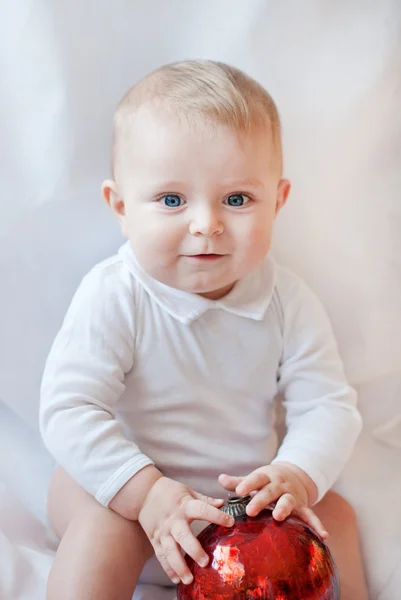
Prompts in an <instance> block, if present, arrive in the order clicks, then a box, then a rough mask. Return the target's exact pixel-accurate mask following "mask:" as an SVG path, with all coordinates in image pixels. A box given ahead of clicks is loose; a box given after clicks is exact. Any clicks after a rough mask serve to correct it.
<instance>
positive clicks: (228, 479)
mask: <svg viewBox="0 0 401 600" xmlns="http://www.w3.org/2000/svg"><path fill="white" fill-rule="evenodd" d="M243 479H244V478H243V477H234V476H233V475H226V474H225V473H223V474H222V475H220V476H219V483H220V485H222V486H223V488H224V489H226V490H228V491H229V492H233V491H234V490H235V488H236V487H237V485H238V484H240V483H241V481H242V480H243Z"/></svg>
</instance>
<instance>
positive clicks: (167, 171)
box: [103, 61, 290, 299]
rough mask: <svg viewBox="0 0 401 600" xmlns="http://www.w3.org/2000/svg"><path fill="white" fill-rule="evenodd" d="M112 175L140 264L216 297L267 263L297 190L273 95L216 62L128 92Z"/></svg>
mask: <svg viewBox="0 0 401 600" xmlns="http://www.w3.org/2000/svg"><path fill="white" fill-rule="evenodd" d="M112 172H113V180H107V181H105V182H104V184H103V194H104V196H105V198H106V201H107V202H108V203H109V205H110V207H111V208H112V210H113V212H114V213H115V215H116V216H117V218H118V220H119V222H120V224H121V229H122V232H123V234H124V235H125V236H126V237H128V238H129V240H130V243H131V245H132V248H133V251H134V253H135V256H136V258H137V260H138V262H139V264H140V265H141V267H142V268H143V269H144V270H145V271H146V272H147V273H149V274H150V275H151V276H152V277H153V278H155V279H157V280H159V281H161V282H163V283H165V284H166V285H169V286H171V287H175V288H178V289H182V290H186V291H189V292H193V293H196V294H201V295H204V296H207V297H210V298H213V299H217V298H221V297H222V296H224V295H225V294H226V293H228V292H229V291H230V289H231V288H232V287H233V286H234V285H235V283H236V282H237V281H238V280H239V279H242V278H243V277H244V276H245V275H247V274H248V273H249V272H250V271H252V270H253V269H255V268H256V267H257V265H259V264H260V263H261V262H262V261H263V259H264V258H265V256H266V255H267V253H268V251H269V248H270V243H271V235H272V226H273V221H274V218H275V216H276V214H277V213H278V211H279V210H280V208H281V207H282V206H283V204H284V203H285V201H286V199H287V196H288V193H289V190H290V183H289V181H288V180H285V179H282V178H281V173H282V149H281V132H280V121H279V116H278V113H277V109H276V106H275V104H274V102H273V100H272V98H271V97H270V96H269V94H268V93H267V92H266V90H264V89H263V88H262V87H261V86H260V85H259V84H258V83H257V82H256V81H254V80H253V79H251V78H250V77H248V76H247V75H245V74H244V73H242V72H241V71H239V70H238V69H235V68H233V67H230V66H228V65H225V64H222V63H216V62H212V61H185V62H181V63H176V64H172V65H167V66H165V67H162V68H160V69H158V70H157V71H155V72H153V73H151V74H150V75H148V76H147V77H145V78H144V79H142V80H141V81H140V82H139V83H138V84H136V85H135V86H134V87H132V88H131V89H130V90H129V91H128V93H127V94H126V95H125V97H124V98H123V100H122V101H121V103H120V105H119V107H118V108H117V111H116V115H115V118H114V145H113V158H112Z"/></svg>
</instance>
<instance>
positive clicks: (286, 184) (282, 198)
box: [276, 179, 291, 215]
mask: <svg viewBox="0 0 401 600" xmlns="http://www.w3.org/2000/svg"><path fill="white" fill-rule="evenodd" d="M290 190H291V181H290V180H289V179H280V181H279V183H278V186H277V195H276V215H278V213H279V211H280V210H281V209H282V208H283V206H284V204H285V203H286V202H287V198H288V196H289V194H290Z"/></svg>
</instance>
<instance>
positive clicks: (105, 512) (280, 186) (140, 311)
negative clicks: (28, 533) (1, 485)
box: [40, 61, 368, 600]
mask: <svg viewBox="0 0 401 600" xmlns="http://www.w3.org/2000/svg"><path fill="white" fill-rule="evenodd" d="M282 170H283V165H282V147H281V132H280V121H279V116H278V112H277V109H276V106H275V104H274V102H273V100H272V98H271V97H270V95H269V94H268V93H267V91H266V90H265V89H264V88H263V87H261V86H260V85H259V84H258V83H257V82H256V81H254V80H253V79H251V78H250V77H248V76H247V75H245V74H244V73H242V72H241V71H239V70H238V69H235V68H233V67H230V66H227V65H225V64H222V63H217V62H212V61H186V62H181V63H176V64H172V65H168V66H165V67H162V68H160V69H158V70H157V71H155V72H153V73H151V74H150V75H148V76H147V77H145V78H144V79H143V80H142V81H140V82H139V83H138V84H136V85H135V86H134V87H133V88H132V89H130V90H129V91H128V93H127V94H126V96H125V97H124V98H123V100H122V102H121V103H120V105H119V107H118V109H117V112H116V115H115V119H114V146H113V158H112V175H113V178H112V179H108V180H106V181H105V182H104V183H103V188H102V190H103V195H104V198H105V199H106V201H107V203H108V205H109V206H110V208H111V211H112V212H113V213H114V215H115V217H116V218H117V219H118V221H119V223H120V227H121V231H122V233H123V235H124V236H125V237H126V238H127V239H128V241H127V242H126V244H125V245H124V246H122V248H120V250H119V251H118V253H117V254H116V255H115V256H113V257H111V258H110V259H108V260H106V261H104V262H102V263H101V264H99V265H97V266H95V267H94V269H93V270H92V271H91V272H90V273H89V274H88V275H87V276H86V277H85V278H84V280H83V281H82V283H81V285H80V287H79V288H78V291H77V292H76V294H75V296H74V298H73V300H72V304H71V306H70V308H69V310H68V313H67V316H66V317H65V320H64V323H63V325H62V328H61V331H60V332H59V334H58V336H57V338H56V340H55V342H54V345H53V348H52V350H51V352H50V356H49V358H48V361H47V365H46V369H45V373H44V378H43V383H42V394H41V411H40V424H41V431H42V435H43V438H44V440H45V443H46V445H47V447H48V448H49V450H50V452H51V453H52V454H53V456H54V457H55V458H56V460H57V462H58V464H59V465H60V467H59V468H58V469H57V471H56V472H55V474H54V476H53V479H52V482H51V485H50V490H49V517H50V521H51V524H52V526H53V528H54V530H55V532H56V533H57V535H58V536H59V537H60V538H61V542H60V546H59V549H58V552H57V556H56V559H55V562H54V565H53V568H52V571H51V574H50V578H49V584H48V593H47V597H48V599H57V600H67V599H69V600H90V599H92V598H93V599H96V600H103V599H104V600H112V599H115V600H128V599H130V598H131V597H132V594H133V591H134V589H135V587H136V584H137V582H138V580H139V579H140V580H141V581H146V582H150V583H154V584H159V585H170V586H172V587H173V586H174V584H177V583H178V582H179V581H180V580H181V581H183V582H184V583H189V582H190V581H191V580H192V575H191V572H190V571H189V569H188V567H187V564H186V562H185V559H184V557H183V552H186V553H188V555H190V556H192V557H193V558H194V560H196V561H197V562H198V563H199V564H200V565H201V566H204V565H206V564H207V562H208V557H207V555H206V553H205V552H204V550H203V549H202V547H201V546H200V544H199V542H198V541H197V539H196V531H199V528H198V529H197V530H196V529H194V527H193V526H191V524H192V522H194V521H197V522H198V521H202V522H203V526H204V525H205V524H207V523H217V524H220V525H223V526H226V527H231V526H232V525H233V520H232V517H229V516H228V515H226V514H224V513H223V512H222V511H220V510H219V507H221V505H222V503H223V498H221V496H224V495H225V494H226V492H225V490H228V491H233V492H235V493H236V494H238V495H246V494H249V493H252V495H253V498H252V500H251V502H250V504H249V505H248V508H247V512H248V514H249V515H250V516H254V515H257V514H258V513H259V512H260V511H261V510H262V509H263V508H265V507H266V506H267V505H268V504H270V503H272V502H275V503H276V504H275V508H274V512H273V517H274V518H275V519H277V520H279V521H281V520H283V519H285V518H286V517H287V516H288V515H289V514H290V513H296V514H298V515H299V516H300V517H301V518H303V519H304V520H305V521H306V522H307V523H308V524H309V525H310V526H311V527H313V528H314V529H315V530H316V532H317V533H318V534H319V535H320V536H321V537H322V538H323V539H326V538H328V533H327V532H326V530H325V527H327V528H328V530H329V531H330V533H331V535H330V538H329V539H328V540H327V544H328V545H329V547H330V548H331V550H332V553H333V555H334V558H335V560H336V563H337V566H338V569H339V573H340V578H341V591H342V599H343V600H365V599H366V598H367V597H368V596H367V591H366V584H365V579H364V573H363V567H362V561H361V555H360V550H359V541H358V532H357V526H356V518H355V514H354V512H353V510H352V508H351V507H350V505H349V504H348V503H347V502H346V501H345V500H344V499H343V498H341V497H340V496H338V495H337V494H335V493H334V492H332V491H330V488H331V487H332V486H333V484H334V483H335V481H336V480H337V478H338V476H339V475H340V473H341V471H342V469H343V467H344V465H345V464H346V462H347V460H348V458H349V456H350V454H351V452H352V449H353V446H354V444H355V441H356V439H357V437H358V435H359V433H360V430H361V417H360V415H359V412H358V410H357V408H356V395H355V392H354V391H353V389H352V388H350V387H349V386H348V385H347V382H346V379H345V376H344V373H343V368H342V365H341V361H340V358H339V356H338V353H337V349H336V343H335V340H334V337H333V333H332V330H331V327H330V324H329V321H328V319H327V317H326V315H325V313H324V311H323V309H322V307H321V305H320V304H319V302H318V300H317V299H316V298H315V296H314V295H313V294H312V293H311V291H310V290H309V289H308V288H307V287H306V286H305V285H304V284H303V283H302V281H300V280H299V279H298V278H297V277H296V276H295V275H293V274H292V273H290V272H289V271H287V270H286V269H284V268H282V267H280V266H278V265H277V264H276V263H275V262H274V260H273V259H272V258H271V256H270V254H269V250H270V245H271V237H272V227H273V222H274V219H275V217H276V215H277V214H278V212H279V211H280V209H281V208H282V207H283V206H284V204H285V202H286V200H287V197H288V194H289V191H290V182H289V180H288V179H285V178H283V177H282ZM277 394H281V395H282V397H283V398H284V400H283V403H284V405H285V407H286V422H287V434H286V436H285V437H284V440H283V441H282V443H281V445H280V447H279V448H278V450H277V439H276V435H275V433H274V422H273V409H274V399H275V397H276V396H277ZM223 492H224V493H223ZM312 506H313V508H314V510H312V508H311V507H312ZM322 523H325V527H324V526H323V524H322ZM197 524H199V523H197ZM145 563H147V564H146V566H145ZM159 563H160V565H161V567H162V568H160V566H159ZM144 567H145V568H144ZM163 570H164V572H165V573H163ZM165 574H167V576H168V577H167V576H166V575H165ZM173 594H174V592H173V591H172V595H173Z"/></svg>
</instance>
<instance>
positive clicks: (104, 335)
mask: <svg viewBox="0 0 401 600" xmlns="http://www.w3.org/2000/svg"><path fill="white" fill-rule="evenodd" d="M119 269H120V271H121V268H120V266H119V265H118V264H114V263H113V262H112V261H110V262H109V263H108V264H106V265H104V264H103V265H101V266H98V267H95V269H93V270H92V271H91V272H90V273H89V275H87V276H86V277H85V278H84V280H83V281H82V283H81V285H80V287H79V288H78V290H77V292H76V294H75V296H74V298H73V300H72V303H71V306H70V308H69V310H68V312H67V315H66V317H65V320H64V323H63V325H62V328H61V330H60V332H59V334H58V335H57V337H56V340H55V342H54V344H53V347H52V349H51V352H50V355H49V357H48V360H47V364H46V367H45V372H44V376H43V381H42V387H41V404H40V429H41V433H42V436H43V439H44V442H45V444H46V446H47V448H48V450H49V451H50V452H51V454H52V455H53V456H54V457H55V459H56V460H57V462H58V463H59V464H60V465H61V466H62V467H64V469H65V470H66V471H67V472H68V473H70V475H71V476H72V477H74V479H75V480H76V481H77V482H78V483H79V484H80V485H82V487H84V488H85V489H86V490H87V491H88V492H89V493H91V494H92V495H93V496H95V497H96V499H97V500H98V501H99V502H100V503H101V504H103V505H105V506H107V505H108V503H109V502H110V501H111V500H112V498H113V497H114V495H115V494H116V493H117V492H118V491H119V490H120V489H121V488H122V486H123V485H124V484H125V483H126V482H127V481H128V480H129V479H130V478H131V477H132V476H133V475H135V474H136V473H137V472H138V471H139V470H141V469H142V468H143V467H145V466H147V465H149V464H153V463H152V460H151V459H150V458H149V457H147V456H145V455H144V454H142V452H141V451H140V449H139V448H138V447H137V446H136V445H135V444H134V443H133V442H131V441H129V440H128V439H126V437H125V436H124V432H123V429H122V426H121V424H120V423H119V422H118V420H116V418H115V417H116V404H117V402H118V400H119V398H120V396H121V395H122V393H123V392H124V390H125V386H124V376H125V374H126V373H127V372H128V371H130V369H131V368H132V366H133V360H134V339H135V323H134V300H133V297H132V291H131V288H130V281H129V278H128V277H127V276H126V274H125V273H124V272H119Z"/></svg>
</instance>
